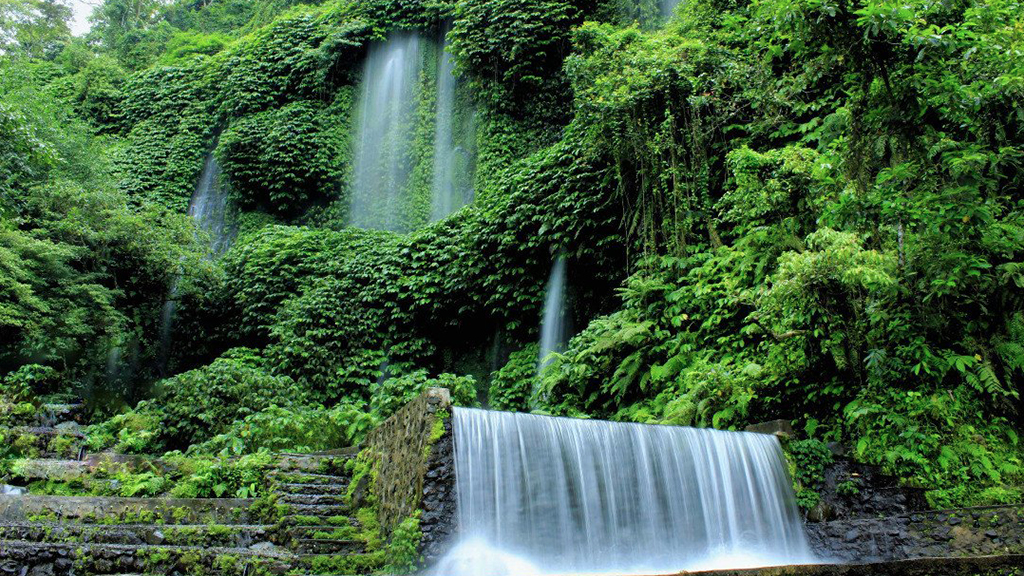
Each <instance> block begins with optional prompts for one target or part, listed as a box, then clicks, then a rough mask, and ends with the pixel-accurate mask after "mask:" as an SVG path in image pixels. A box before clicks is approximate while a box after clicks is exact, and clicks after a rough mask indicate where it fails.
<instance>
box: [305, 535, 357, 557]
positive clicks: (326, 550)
mask: <svg viewBox="0 0 1024 576" xmlns="http://www.w3.org/2000/svg"><path fill="white" fill-rule="evenodd" d="M294 548H295V551H296V552H298V553H299V554H315V555H319V554H330V555H334V554H361V553H363V552H365V550H366V544H364V543H363V542H361V541H359V540H317V539H312V538H301V539H298V540H296V541H295V546H294Z"/></svg>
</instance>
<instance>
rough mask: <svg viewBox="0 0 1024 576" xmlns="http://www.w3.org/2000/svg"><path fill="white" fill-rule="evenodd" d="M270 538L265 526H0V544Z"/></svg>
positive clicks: (243, 544) (238, 542)
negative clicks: (2, 541)
mask: <svg viewBox="0 0 1024 576" xmlns="http://www.w3.org/2000/svg"><path fill="white" fill-rule="evenodd" d="M273 536H274V526H272V525H266V524H235V525H230V526H227V525H209V524H163V525H154V524H83V523H79V522H75V523H54V522H36V523H18V524H2V525H0V540H16V541H24V542H52V543H60V542H84V543H91V544H128V545H133V546H145V545H174V546H184V545H188V546H211V547H228V548H248V547H250V546H252V545H254V544H258V543H260V542H270V541H271V540H272V537H273Z"/></svg>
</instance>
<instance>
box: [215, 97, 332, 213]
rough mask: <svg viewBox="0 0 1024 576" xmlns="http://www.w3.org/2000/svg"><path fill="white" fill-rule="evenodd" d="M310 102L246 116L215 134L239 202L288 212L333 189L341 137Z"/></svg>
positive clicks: (329, 194) (325, 197)
mask: <svg viewBox="0 0 1024 576" xmlns="http://www.w3.org/2000/svg"><path fill="white" fill-rule="evenodd" d="M326 122H327V119H324V118H322V117H321V116H320V111H319V109H318V107H317V106H316V105H315V104H313V103H312V102H295V103H292V104H289V105H287V106H285V107H282V108H279V109H275V110H269V111H266V112H260V113H258V114H254V115H252V116H246V117H244V118H242V119H240V120H237V121H235V122H233V123H232V124H231V127H230V128H229V129H228V130H227V131H226V132H224V133H223V134H222V135H221V138H220V144H219V146H218V149H217V150H218V151H217V155H218V158H219V160H220V162H221V166H222V167H223V170H224V174H225V175H227V177H228V179H229V181H230V182H231V185H232V189H233V190H234V192H235V193H236V197H237V199H238V200H239V203H240V204H241V206H242V207H245V208H254V207H259V208H262V209H264V210H266V211H269V212H272V213H279V214H294V213H296V212H297V211H298V210H301V209H302V208H304V207H306V206H307V205H308V203H309V202H310V200H313V199H316V200H318V201H322V200H331V199H333V197H334V193H335V192H336V191H337V190H338V189H339V185H340V174H339V172H338V165H339V154H340V153H341V143H340V142H338V141H337V140H336V139H335V137H334V135H333V133H332V132H330V131H329V130H328V127H327V124H326Z"/></svg>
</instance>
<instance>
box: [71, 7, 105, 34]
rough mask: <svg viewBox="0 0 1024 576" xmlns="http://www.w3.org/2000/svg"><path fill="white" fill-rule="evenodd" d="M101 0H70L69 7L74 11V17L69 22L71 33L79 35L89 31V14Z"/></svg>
mask: <svg viewBox="0 0 1024 576" xmlns="http://www.w3.org/2000/svg"><path fill="white" fill-rule="evenodd" d="M100 2H101V0H70V1H69V4H70V5H71V9H72V10H74V11H75V18H74V20H72V22H71V33H72V34H74V35H75V36H81V35H82V34H85V33H86V32H88V31H89V15H90V14H92V9H93V8H95V7H96V6H98V5H99V4H100Z"/></svg>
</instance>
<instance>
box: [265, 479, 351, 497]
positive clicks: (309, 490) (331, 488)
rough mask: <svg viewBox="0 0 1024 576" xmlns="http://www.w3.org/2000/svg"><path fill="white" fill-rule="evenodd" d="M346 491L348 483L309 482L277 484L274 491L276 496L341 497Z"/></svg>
mask: <svg viewBox="0 0 1024 576" xmlns="http://www.w3.org/2000/svg"><path fill="white" fill-rule="evenodd" d="M347 490H348V482H342V483H336V484H324V483H316V482H309V483H306V484H303V483H299V482H295V483H284V484H278V485H277V486H276V487H275V488H274V491H275V492H277V493H278V494H324V495H334V496H342V495H344V494H345V492H346V491H347Z"/></svg>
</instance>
